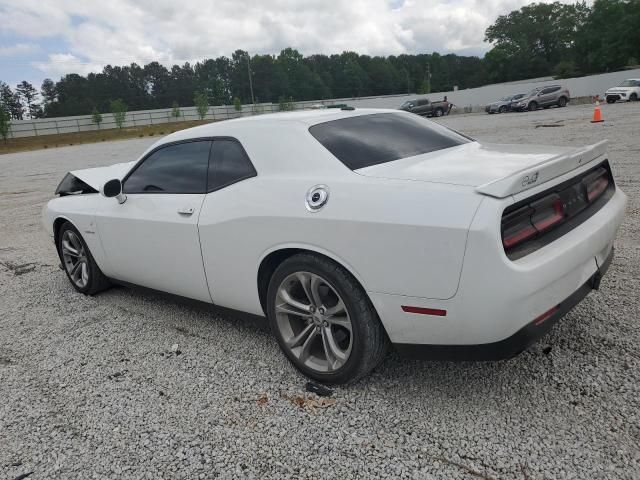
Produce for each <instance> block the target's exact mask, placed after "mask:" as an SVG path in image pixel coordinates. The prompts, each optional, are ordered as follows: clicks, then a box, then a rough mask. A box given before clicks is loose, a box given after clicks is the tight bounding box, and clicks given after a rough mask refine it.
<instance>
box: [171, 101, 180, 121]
mask: <svg viewBox="0 0 640 480" xmlns="http://www.w3.org/2000/svg"><path fill="white" fill-rule="evenodd" d="M171 116H172V117H173V118H175V119H176V120H178V119H179V118H180V105H178V102H173V104H172V105H171Z"/></svg>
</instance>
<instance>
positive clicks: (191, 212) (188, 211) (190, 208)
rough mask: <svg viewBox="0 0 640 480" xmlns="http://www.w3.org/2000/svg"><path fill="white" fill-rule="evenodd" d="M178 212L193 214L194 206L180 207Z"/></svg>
mask: <svg viewBox="0 0 640 480" xmlns="http://www.w3.org/2000/svg"><path fill="white" fill-rule="evenodd" d="M178 213H179V214H180V215H192V214H193V207H185V208H179V209H178Z"/></svg>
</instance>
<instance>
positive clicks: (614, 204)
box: [368, 185, 626, 357]
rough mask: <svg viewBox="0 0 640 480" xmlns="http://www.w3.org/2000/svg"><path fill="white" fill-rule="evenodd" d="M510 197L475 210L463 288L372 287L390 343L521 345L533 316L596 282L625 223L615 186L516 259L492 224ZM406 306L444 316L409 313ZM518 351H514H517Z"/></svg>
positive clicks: (413, 345) (554, 317) (443, 347)
mask: <svg viewBox="0 0 640 480" xmlns="http://www.w3.org/2000/svg"><path fill="white" fill-rule="evenodd" d="M539 188H541V189H544V188H545V187H544V185H543V186H540V187H539ZM531 193H532V194H535V193H537V192H535V191H533V192H531ZM506 202H507V200H504V201H503V200H499V199H492V198H489V197H487V198H486V199H485V200H484V201H483V203H482V204H481V206H480V207H479V208H478V212H477V213H476V217H475V219H474V221H473V222H472V225H471V228H470V230H469V236H468V240H467V244H466V250H465V255H464V262H463V267H462V272H461V275H460V281H459V284H458V288H457V291H456V292H455V294H454V295H453V296H452V297H451V298H448V299H436V298H433V297H432V298H425V297H426V296H425V297H413V296H406V295H405V296H401V295H388V294H377V293H373V292H368V293H369V296H370V298H371V301H372V302H373V304H374V306H375V308H376V310H377V312H378V315H379V316H380V319H381V320H382V323H383V325H384V327H385V329H386V331H387V334H388V335H389V338H390V340H391V342H392V343H394V344H399V345H404V344H411V346H404V347H401V349H404V350H405V351H406V350H411V349H413V348H415V349H420V346H421V345H429V346H432V345H433V346H436V348H435V349H436V350H437V349H441V350H443V351H444V350H449V349H458V347H457V346H469V347H470V348H471V350H472V351H473V350H474V349H477V348H478V347H477V346H478V345H492V344H494V347H495V345H503V344H504V345H511V343H518V344H522V343H523V342H522V340H518V339H520V338H521V337H523V336H526V337H528V336H530V334H531V331H530V330H529V329H528V328H527V327H529V325H530V324H531V323H532V322H534V321H535V319H538V318H539V317H540V316H541V315H543V314H544V313H545V312H549V311H550V309H552V308H555V307H558V306H559V305H561V306H562V308H558V311H556V312H554V314H553V315H550V317H549V318H547V319H546V321H545V322H543V323H547V322H548V323H549V324H550V323H553V322H554V321H556V320H557V319H558V318H559V317H561V316H562V315H563V314H564V313H566V311H568V309H567V305H570V304H572V303H573V304H575V303H574V302H577V301H579V299H580V298H578V299H577V300H576V297H574V296H573V295H574V293H575V292H578V291H580V290H581V289H582V287H583V286H584V285H585V284H587V285H588V284H589V282H592V283H593V282H594V281H596V279H597V278H598V275H599V273H598V272H600V271H601V270H602V269H603V266H604V265H605V263H607V262H606V261H605V259H607V258H608V257H609V256H610V253H611V251H612V247H613V242H614V240H615V236H616V233H617V230H618V228H619V226H620V224H621V223H622V220H623V217H624V210H625V205H626V196H625V195H624V193H622V192H621V191H620V190H619V189H617V190H616V192H615V193H614V195H613V196H612V197H611V199H610V200H609V201H608V202H607V203H606V204H605V205H604V206H603V207H602V208H601V209H600V210H598V211H597V212H596V213H595V214H594V215H593V216H591V217H590V218H589V219H588V220H587V221H585V222H584V223H582V224H580V225H578V226H577V227H575V228H574V229H573V230H571V231H569V232H568V233H566V234H564V235H563V236H562V237H560V238H558V239H557V240H555V241H553V242H552V243H550V244H548V245H546V246H544V247H542V248H540V249H539V250H537V251H535V252H533V253H531V254H529V255H527V256H525V257H523V258H520V259H517V260H510V259H509V258H508V257H507V256H506V254H505V253H504V249H503V247H502V243H501V239H500V230H499V228H496V227H495V219H496V218H499V217H500V215H501V212H502V211H503V210H504V208H505V205H506ZM594 275H595V278H594ZM585 288H586V287H585ZM576 295H577V296H578V297H579V294H576ZM568 299H571V300H568ZM407 306H408V307H415V308H417V309H423V310H427V312H428V311H430V310H431V311H433V310H437V311H444V312H445V313H444V314H442V315H436V314H430V313H422V314H421V313H420V312H410V311H408V310H406V309H405V307H407ZM415 308H414V309H413V310H415ZM539 323H540V322H539ZM540 324H541V325H542V323H540ZM534 330H535V331H536V332H540V335H542V334H544V331H542V330H540V329H534ZM525 334H526V335H525ZM516 340H518V341H516ZM524 343H525V344H526V342H524ZM460 348H462V347H460ZM492 348H493V347H492ZM493 349H495V348H493ZM521 349H522V347H518V348H515V352H516V353H517V351H519V350H521ZM432 350H433V349H432ZM507 350H508V349H507ZM504 356H505V355H502V356H501V357H504ZM507 356H508V355H507Z"/></svg>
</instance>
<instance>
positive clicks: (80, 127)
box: [9, 69, 640, 138]
mask: <svg viewBox="0 0 640 480" xmlns="http://www.w3.org/2000/svg"><path fill="white" fill-rule="evenodd" d="M627 78H640V69H636V70H623V71H620V72H611V73H604V74H600V75H591V76H588V77H578V78H569V79H565V80H554V79H553V78H551V77H547V78H538V79H534V80H526V81H519V82H508V83H499V84H494V85H487V86H484V87H478V88H469V89H466V90H456V91H451V92H440V93H434V94H431V95H427V96H428V97H430V98H431V99H432V100H441V99H442V98H443V97H444V96H445V95H446V96H447V98H448V100H449V101H450V102H452V103H453V104H455V105H456V106H457V107H458V111H463V109H464V108H466V109H467V110H477V109H478V108H479V107H481V106H483V105H485V104H487V103H490V102H492V101H495V100H497V99H498V98H500V97H503V96H505V95H509V94H512V93H524V92H527V91H528V90H531V89H532V88H535V87H538V86H540V85H543V84H551V83H559V84H562V85H564V86H566V87H567V88H568V89H569V91H570V93H571V96H572V97H592V96H595V95H600V96H602V94H603V93H604V92H605V90H607V89H608V88H610V87H612V86H615V85H618V84H619V83H620V82H621V81H622V80H624V79H627ZM417 96H418V95H417V94H410V95H386V96H380V97H360V98H338V99H331V100H311V101H305V102H293V103H292V107H293V109H294V110H302V109H306V108H311V106H312V105H314V104H324V105H331V104H341V103H346V104H349V105H351V106H354V107H360V108H398V107H399V106H400V104H401V103H402V102H404V101H405V100H407V99H410V98H415V97H417ZM278 111H280V108H279V105H278V104H272V103H260V104H256V105H243V106H242V110H241V111H239V112H238V111H236V110H235V108H234V107H233V105H222V106H214V107H209V110H208V112H207V115H206V117H205V119H206V120H226V119H230V118H237V117H242V116H249V115H259V114H262V113H272V112H278ZM199 119H200V117H199V116H198V113H197V110H196V108H195V107H183V108H180V116H179V117H178V118H175V117H173V116H172V109H171V108H165V109H160V110H141V111H135V112H127V114H126V118H125V122H124V125H123V126H124V127H125V128H126V127H136V126H145V125H156V124H166V123H175V122H182V121H187V120H199ZM107 128H116V123H115V119H114V118H113V115H112V114H110V113H103V114H102V123H101V124H100V126H98V125H96V124H95V123H94V122H93V120H92V118H91V115H83V116H77V117H56V118H42V119H37V120H14V121H12V122H11V129H10V132H9V137H10V138H18V137H30V136H40V135H51V134H58V133H71V132H85V131H90V130H98V129H107Z"/></svg>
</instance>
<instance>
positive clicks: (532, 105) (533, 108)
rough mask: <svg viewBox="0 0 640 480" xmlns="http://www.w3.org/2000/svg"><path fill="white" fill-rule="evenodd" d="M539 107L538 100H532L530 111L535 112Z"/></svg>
mask: <svg viewBox="0 0 640 480" xmlns="http://www.w3.org/2000/svg"><path fill="white" fill-rule="evenodd" d="M537 109H538V103H537V102H531V103H530V104H529V111H530V112H534V111H536V110H537Z"/></svg>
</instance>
